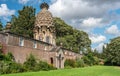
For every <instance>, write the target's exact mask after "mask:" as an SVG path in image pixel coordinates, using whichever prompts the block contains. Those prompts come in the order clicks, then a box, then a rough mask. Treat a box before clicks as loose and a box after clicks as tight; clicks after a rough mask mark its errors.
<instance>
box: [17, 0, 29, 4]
mask: <svg viewBox="0 0 120 76" xmlns="http://www.w3.org/2000/svg"><path fill="white" fill-rule="evenodd" d="M28 1H29V0H19V3H20V4H26V3H27V2H28Z"/></svg>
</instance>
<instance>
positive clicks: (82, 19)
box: [49, 0, 120, 31]
mask: <svg viewBox="0 0 120 76" xmlns="http://www.w3.org/2000/svg"><path fill="white" fill-rule="evenodd" d="M52 2H53V3H52V4H51V5H50V9H49V10H50V11H51V12H52V14H53V15H54V16H57V17H60V18H62V19H63V20H65V22H67V23H68V24H70V25H72V26H74V27H76V28H77V29H83V30H85V29H87V30H88V31H89V30H91V29H94V28H95V27H99V26H103V25H107V24H109V22H110V19H113V20H114V19H115V18H109V17H110V16H109V14H108V11H110V10H112V9H117V8H119V5H120V1H119V0H114V1H113V0H109V1H103V0H102V1H101V0H93V1H90V0H69V1H68V0H52ZM99 3H100V4H99ZM113 5H114V6H113ZM92 21H93V22H92ZM83 25H84V26H83Z"/></svg>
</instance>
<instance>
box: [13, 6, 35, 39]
mask: <svg viewBox="0 0 120 76" xmlns="http://www.w3.org/2000/svg"><path fill="white" fill-rule="evenodd" d="M34 21H35V8H33V7H31V6H24V7H23V9H22V10H19V11H18V17H16V16H14V15H13V16H12V19H11V24H12V27H11V31H12V32H13V33H16V34H19V35H23V36H26V37H30V38H33V29H34Z"/></svg>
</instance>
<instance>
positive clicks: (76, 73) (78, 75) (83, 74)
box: [1, 66, 120, 76]
mask: <svg viewBox="0 0 120 76" xmlns="http://www.w3.org/2000/svg"><path fill="white" fill-rule="evenodd" d="M1 76H120V67H113V66H93V67H85V68H75V69H61V70H52V71H40V72H26V73H17V74H6V75H1Z"/></svg>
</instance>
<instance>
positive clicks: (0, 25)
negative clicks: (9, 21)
mask: <svg viewBox="0 0 120 76" xmlns="http://www.w3.org/2000/svg"><path fill="white" fill-rule="evenodd" d="M2 29H3V26H2V22H1V20H0V31H2Z"/></svg>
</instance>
